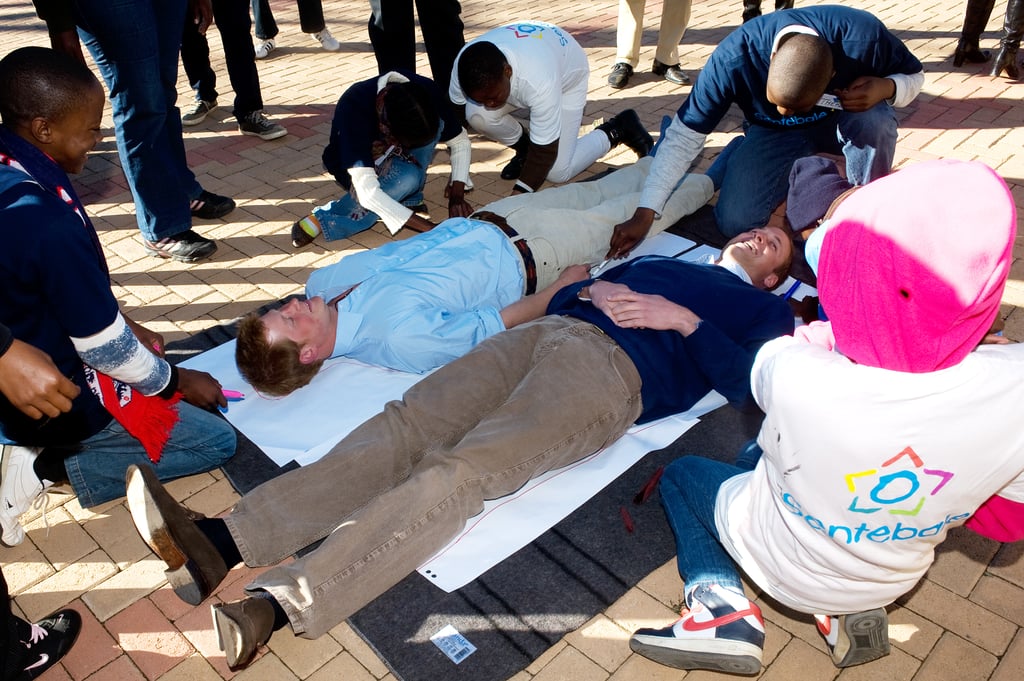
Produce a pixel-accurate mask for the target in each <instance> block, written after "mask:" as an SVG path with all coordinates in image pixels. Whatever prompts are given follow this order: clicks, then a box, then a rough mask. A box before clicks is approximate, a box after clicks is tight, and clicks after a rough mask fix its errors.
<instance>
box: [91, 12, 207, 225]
mask: <svg viewBox="0 0 1024 681" xmlns="http://www.w3.org/2000/svg"><path fill="white" fill-rule="evenodd" d="M185 6H186V3H185V2H183V0H78V1H77V2H76V3H75V7H76V9H77V12H78V17H77V18H78V30H79V36H80V37H81V39H82V42H83V43H84V44H85V46H86V47H87V48H88V50H89V52H90V53H92V56H93V59H94V60H95V61H96V65H97V66H98V67H99V70H100V74H101V75H102V76H103V80H104V81H105V82H106V84H107V89H108V90H109V91H110V103H111V109H112V113H113V118H114V132H115V134H116V136H117V153H118V155H119V156H120V158H121V167H122V168H123V170H124V174H125V177H126V178H127V180H128V186H129V188H130V189H131V191H132V196H133V198H134V199H135V214H136V220H137V221H138V223H139V229H140V230H141V231H142V235H143V236H144V237H145V238H146V239H148V240H150V241H158V240H160V239H162V238H164V237H168V236H172V235H174V234H177V233H179V232H183V231H185V230H188V229H190V228H191V226H192V213H191V211H190V209H189V203H190V202H191V201H192V199H195V198H198V196H199V195H200V194H201V193H202V191H203V188H202V187H201V186H199V183H198V182H197V181H196V178H195V175H193V174H192V171H191V170H189V168H188V164H187V163H186V160H185V145H184V142H182V138H181V114H180V112H179V111H178V107H176V106H175V105H174V104H175V101H176V100H177V97H178V90H177V85H176V83H177V80H178V49H179V47H180V46H181V28H182V26H184V23H185Z"/></svg>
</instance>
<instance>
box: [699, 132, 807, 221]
mask: <svg viewBox="0 0 1024 681" xmlns="http://www.w3.org/2000/svg"><path fill="white" fill-rule="evenodd" d="M814 151H815V149H814V145H813V144H812V143H811V141H810V139H809V137H808V133H807V132H806V131H803V130H773V129H769V128H766V127H764V126H760V125H751V126H749V127H748V128H747V130H746V136H745V138H744V140H743V142H742V144H739V145H738V146H737V147H735V149H734V151H733V152H732V155H731V156H730V157H729V163H728V165H727V166H726V167H725V170H724V174H723V177H722V185H721V189H720V190H719V195H718V203H717V204H716V205H715V219H716V220H717V222H718V229H719V231H721V232H722V234H724V235H725V236H727V237H730V238H732V237H734V236H736V235H737V234H740V233H742V232H745V231H747V230H748V229H751V228H753V227H761V226H763V225H765V224H767V223H768V218H770V217H771V214H772V211H774V210H775V209H776V208H778V206H779V204H781V203H782V202H783V201H784V200H785V199H786V192H787V190H788V188H789V171H790V168H792V166H793V162H794V161H796V159H798V158H801V157H803V156H810V155H811V154H812V153H814Z"/></svg>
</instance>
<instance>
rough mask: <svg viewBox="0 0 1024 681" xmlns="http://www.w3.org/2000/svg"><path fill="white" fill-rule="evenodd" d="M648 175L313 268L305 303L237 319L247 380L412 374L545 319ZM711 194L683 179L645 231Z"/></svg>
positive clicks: (620, 178)
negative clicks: (377, 369) (355, 369)
mask: <svg viewBox="0 0 1024 681" xmlns="http://www.w3.org/2000/svg"><path fill="white" fill-rule="evenodd" d="M649 167H650V159H646V158H645V159H641V160H640V161H638V162H637V163H635V164H633V165H632V166H628V167H626V168H623V169H622V170H619V171H617V172H615V173H611V174H609V175H608V176H606V177H604V178H601V179H599V180H596V181H594V182H581V183H576V184H568V185H564V186H562V187H556V188H552V189H546V190H544V191H541V192H538V193H536V194H523V195H519V196H513V197H508V198H505V199H502V200H500V201H496V202H495V203H492V204H490V205H489V206H487V210H485V211H480V212H478V213H476V214H475V215H474V216H473V217H472V218H452V219H448V220H445V221H444V222H442V223H441V224H440V225H439V226H437V227H435V228H434V229H432V230H431V231H429V232H426V233H424V234H420V235H418V236H415V237H413V238H411V239H407V240H405V241H397V242H392V243H389V244H386V245H384V246H381V247H379V248H375V249H373V250H371V251H365V252H362V253H356V254H353V255H349V256H347V257H344V258H342V259H341V261H339V262H338V263H336V264H334V265H330V266H328V267H324V268H321V269H319V270H317V271H316V272H314V273H313V274H312V275H310V277H309V281H308V282H307V284H306V296H307V299H306V300H304V301H300V300H293V301H291V302H289V303H288V304H287V305H285V306H284V307H282V308H280V309H277V310H272V311H270V312H268V313H266V314H265V315H263V316H262V317H259V316H257V315H250V316H248V317H246V318H245V319H243V320H242V322H241V324H240V325H239V329H238V345H237V346H236V356H235V357H236V361H237V363H238V368H239V370H240V372H241V373H242V376H243V377H244V378H245V379H246V381H248V382H249V384H251V385H252V386H253V387H254V388H256V389H257V390H259V391H260V392H261V393H264V394H266V395H273V396H282V395H287V394H289V393H291V392H292V391H294V390H296V389H297V388H300V387H302V386H304V385H306V384H307V383H309V381H310V380H312V378H313V376H315V375H316V373H317V371H319V370H320V367H321V365H322V364H323V361H324V360H325V359H328V358H330V357H339V356H346V357H351V358H353V359H357V360H360V361H363V362H366V363H368V364H375V365H379V366H384V367H388V368H391V369H398V370H400V371H409V372H413V373H423V372H425V371H429V370H430V369H434V368H436V367H438V366H440V365H442V364H445V363H447V362H449V361H451V360H453V359H455V358H456V357H461V356H462V355H464V354H465V353H466V352H467V351H468V350H469V349H470V348H472V347H473V346H474V345H476V344H477V343H479V342H480V341H482V340H483V339H484V338H487V337H488V336H492V335H494V334H496V333H498V332H500V331H504V330H506V329H510V328H512V327H514V326H516V325H518V324H520V323H522V322H524V321H528V320H530V319H534V318H536V317H538V316H540V315H542V314H543V313H544V309H545V308H546V307H547V304H548V301H550V300H551V297H552V296H553V295H554V293H555V291H557V290H558V289H560V288H562V287H563V286H564V285H566V284H570V283H573V282H576V281H581V280H583V279H586V278H587V269H586V267H584V266H582V265H581V263H591V264H592V263H597V262H599V261H600V260H602V259H603V258H604V256H605V254H606V253H607V250H608V243H609V240H610V239H611V235H612V232H613V229H614V227H615V225H616V224H617V223H618V222H621V221H622V220H624V219H625V218H626V217H628V216H629V215H632V213H633V211H634V210H635V208H636V203H637V201H638V200H639V198H640V190H641V188H642V187H643V183H644V180H645V178H646V177H647V171H648V168H649ZM713 192H714V189H713V187H712V185H711V180H709V179H708V178H707V177H705V176H703V175H687V176H686V177H685V178H684V180H683V181H682V183H681V184H680V185H679V186H678V187H677V188H676V190H675V192H673V194H672V196H671V198H670V199H669V202H668V204H666V207H665V210H664V211H663V214H662V218H661V219H660V220H658V221H657V222H656V223H655V224H656V226H657V230H652V234H654V233H655V232H656V231H661V230H663V229H665V228H667V227H669V226H671V225H672V224H674V223H675V222H676V221H677V220H679V219H680V218H682V217H684V216H686V215H689V214H691V213H693V212H694V211H696V210H697V209H698V208H700V207H701V206H703V205H704V204H706V203H707V202H708V200H709V199H710V198H711V196H712V194H713ZM524 296H526V298H525V299H524V300H523V301H521V299H523V297H524ZM513 303H516V304H515V305H513Z"/></svg>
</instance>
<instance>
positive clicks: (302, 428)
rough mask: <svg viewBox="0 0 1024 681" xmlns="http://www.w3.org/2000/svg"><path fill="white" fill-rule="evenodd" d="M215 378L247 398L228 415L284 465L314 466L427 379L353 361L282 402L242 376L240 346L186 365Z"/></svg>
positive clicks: (329, 369) (327, 370) (331, 365)
mask: <svg viewBox="0 0 1024 681" xmlns="http://www.w3.org/2000/svg"><path fill="white" fill-rule="evenodd" d="M182 366H185V367H188V368H189V369H198V370H200V371H206V372H208V373H210V374H211V375H212V376H213V377H214V378H216V379H217V380H218V381H220V383H221V385H223V386H224V387H225V388H230V389H232V390H238V391H241V392H243V393H245V399H244V400H242V401H240V402H230V403H229V404H228V410H227V412H226V413H225V414H224V416H225V417H226V418H227V419H228V421H230V422H231V424H232V425H234V426H235V428H238V430H240V431H241V432H243V433H245V435H246V437H248V438H249V439H250V440H252V441H253V443H255V444H256V446H257V447H259V448H260V449H262V450H263V451H264V453H266V455H267V456H269V457H270V458H271V459H272V460H273V461H274V463H276V464H277V465H279V466H283V465H285V464H286V463H288V462H289V461H292V460H293V459H294V460H295V461H296V462H297V463H299V464H300V465H303V466H305V465H307V464H310V463H313V462H314V461H316V460H317V459H319V458H320V457H322V456H323V455H324V454H326V453H327V452H328V451H330V449H331V447H333V446H334V445H335V444H336V443H337V442H338V441H339V440H341V439H342V438H343V437H345V436H346V435H348V434H349V433H350V432H351V431H352V429H354V428H355V427H356V426H358V425H359V424H360V423H362V422H363V421H365V420H367V419H368V418H370V417H371V416H373V415H374V414H377V413H379V412H380V411H381V409H382V408H383V407H384V405H385V404H386V403H387V402H389V401H391V400H397V399H400V398H401V397H402V395H403V394H404V393H405V391H406V390H408V389H409V388H410V387H412V385H413V384H414V383H416V382H417V381H418V380H420V379H421V378H422V377H423V376H422V375H419V374H410V373H405V372H402V371H392V370H390V369H384V368H381V367H377V366H371V365H369V364H363V363H362V362H357V361H355V360H352V359H348V358H347V357H336V358H335V359H330V360H327V361H326V362H324V366H323V368H322V369H321V370H320V373H318V374H317V375H316V377H315V378H314V379H313V380H312V381H311V382H310V384H309V385H307V386H305V387H304V388H301V389H299V390H296V391H295V392H294V393H292V394H291V395H288V396H287V397H282V398H274V397H264V396H262V395H259V394H258V393H257V392H256V390H255V389H253V388H252V387H251V386H250V385H249V384H248V383H246V382H245V380H244V379H243V378H242V377H241V375H240V374H239V373H238V369H237V368H236V366H235V341H233V340H232V341H229V342H227V343H224V344H223V345H220V346H218V347H216V348H213V349H212V350H207V351H206V352H204V353H202V354H200V355H197V356H195V357H193V358H191V359H189V360H187V361H185V362H183V363H182Z"/></svg>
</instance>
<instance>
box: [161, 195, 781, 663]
mask: <svg viewBox="0 0 1024 681" xmlns="http://www.w3.org/2000/svg"><path fill="white" fill-rule="evenodd" d="M669 231H672V232H674V233H677V234H680V235H683V236H686V237H688V238H691V239H695V240H697V241H698V242H701V243H709V244H711V245H713V246H721V245H722V244H723V243H724V242H725V239H724V238H723V237H722V236H721V235H720V234H719V233H718V230H717V228H716V225H715V222H714V217H713V215H712V212H711V209H710V208H709V207H705V208H702V209H701V210H700V211H698V212H697V213H695V214H694V215H692V216H690V217H689V218H684V220H683V221H681V222H680V224H678V225H676V226H674V227H673V228H671V229H670V230H669ZM286 300H287V299H286ZM283 302H284V301H282V303H283ZM278 304H280V303H277V304H273V305H268V306H265V308H264V309H269V308H271V307H276V306H277V305H278ZM235 331H236V325H235V324H230V325H225V326H221V327H217V328H214V329H210V330H209V331H206V332H204V333H202V334H198V335H196V336H193V337H192V338H190V339H188V340H186V341H180V342H176V343H172V344H170V345H169V346H168V358H169V359H170V360H171V361H173V362H178V361H181V360H184V359H186V358H188V357H191V356H192V355H195V354H198V353H199V352H202V351H204V350H207V349H209V348H212V347H215V346H217V345H219V344H221V343H223V342H225V341H227V340H230V339H231V338H234V336H235ZM761 419H762V415H761V414H760V412H757V413H752V414H745V413H740V412H738V411H736V410H735V409H733V408H731V407H723V408H721V409H718V410H716V411H714V412H712V413H711V414H709V415H708V416H707V417H705V418H704V419H702V420H701V423H700V424H698V425H697V426H695V427H694V428H693V429H691V430H690V431H689V432H687V433H686V434H684V435H683V436H682V437H681V438H680V439H679V440H677V441H676V442H674V443H673V444H672V445H670V446H668V447H666V448H665V449H662V450H658V451H656V452H652V453H650V454H648V455H647V456H646V457H644V459H643V460H642V461H640V462H638V463H637V464H636V465H635V466H633V467H632V468H631V469H630V470H629V471H627V472H626V473H625V474H623V475H622V476H620V477H619V478H618V479H617V480H615V481H614V482H613V483H612V484H610V485H609V486H608V487H606V488H605V489H604V490H602V491H601V492H599V493H598V494H597V495H596V496H595V497H594V498H592V499H591V500H590V501H588V502H587V503H586V504H584V505H583V506H582V507H581V508H579V509H577V510H576V511H575V512H574V513H573V514H572V515H570V516H569V517H568V518H566V519H565V520H563V521H562V522H560V523H558V524H557V525H556V526H555V527H554V528H552V529H551V530H549V531H548V532H546V533H544V534H543V535H542V536H541V537H539V538H538V539H537V540H535V541H534V542H533V543H531V544H530V545H529V546H527V547H525V548H524V549H522V550H520V551H519V552H518V553H516V554H514V555H513V556H511V557H510V558H508V559H506V560H505V561H502V562H501V563H500V564H499V565H497V566H496V567H494V568H492V569H491V570H489V571H488V572H487V573H485V574H484V575H483V576H481V577H480V578H479V579H477V580H475V581H474V582H472V583H470V584H468V585H467V586H465V587H463V588H462V589H459V590H458V591H456V592H454V593H451V594H446V593H444V592H443V591H441V590H440V589H438V588H436V587H434V586H432V585H431V584H429V583H428V582H427V581H426V579H424V578H423V577H421V576H420V575H419V574H417V573H413V574H411V575H409V576H408V577H406V578H405V579H404V580H403V581H402V582H400V583H399V584H398V585H396V586H395V587H393V588H392V589H391V590H389V591H388V592H386V593H385V594H383V595H382V596H380V597H379V598H377V599H376V600H375V601H374V602H372V603H370V604H369V605H368V606H366V607H365V608H363V609H362V610H360V611H359V612H358V613H356V614H355V615H354V616H353V617H352V618H350V620H349V622H350V624H351V625H352V627H353V628H354V629H355V631H356V632H357V633H358V634H359V635H360V636H362V637H363V639H365V640H366V642H367V643H368V644H369V645H370V646H371V647H372V648H373V649H374V650H376V651H377V652H378V653H379V654H380V656H381V657H382V658H383V659H384V660H385V661H386V663H387V665H388V666H389V667H390V668H391V670H392V672H393V673H394V675H395V676H396V677H397V678H398V679H401V680H403V681H438V680H440V679H472V680H473V681H504V680H505V679H508V678H509V677H511V676H513V675H515V674H516V673H517V672H519V671H521V670H522V669H524V668H525V667H526V666H528V665H529V664H530V663H531V662H532V661H533V660H535V659H536V658H537V657H538V656H539V655H541V654H542V653H543V652H544V651H546V650H547V649H548V648H549V647H550V646H551V645H553V644H554V643H556V642H557V641H559V640H560V639H561V638H562V637H563V636H564V635H565V634H567V633H569V632H571V631H573V630H575V629H577V628H578V627H580V626H581V625H582V624H584V623H585V622H587V621H588V620H590V619H591V618H592V617H594V616H595V615H597V614H598V613H600V612H602V611H604V610H605V609H607V607H608V606H609V605H610V604H611V603H613V602H614V601H615V600H617V599H618V598H619V597H621V596H622V595H623V594H624V593H625V592H626V591H627V590H629V589H630V588H632V587H633V586H635V585H636V584H637V582H638V581H640V580H641V579H643V578H644V577H645V576H647V575H648V574H649V573H650V572H651V571H653V570H654V569H655V568H657V567H658V566H660V565H662V564H663V563H664V562H665V561H667V560H669V559H670V558H671V557H672V556H673V555H674V552H675V546H674V541H673V538H672V534H671V531H670V530H669V527H668V524H667V523H666V521H665V518H664V514H663V512H662V510H661V505H660V503H659V501H658V499H659V497H658V495H657V492H655V493H654V494H653V495H652V496H651V497H650V498H649V500H648V501H647V502H646V503H643V504H639V505H638V504H634V503H633V499H634V497H635V496H636V495H637V493H638V492H639V491H640V490H641V489H642V488H643V487H644V486H645V484H647V482H648V481H649V480H650V479H651V477H652V476H653V475H654V474H655V472H656V471H657V470H658V468H659V467H661V466H664V465H666V464H668V463H670V462H671V461H673V460H674V459H676V458H678V457H679V456H682V455H683V454H699V455H702V456H707V457H711V458H716V459H719V460H724V461H730V460H731V459H732V457H733V456H734V454H735V453H736V452H737V451H738V450H739V448H740V447H741V446H742V445H743V444H744V443H745V442H746V441H748V440H749V439H751V438H752V437H754V435H756V433H757V430H758V428H759V426H760V422H761ZM293 467H296V465H295V464H294V462H293V463H291V464H289V465H287V466H285V467H283V468H282V467H279V466H277V464H275V463H274V462H273V461H271V460H270V459H269V458H268V457H267V456H266V455H265V454H263V452H262V451H261V450H260V449H259V448H258V447H256V446H255V445H254V444H253V443H252V442H251V441H249V439H248V438H246V437H245V436H244V435H241V434H239V443H238V450H237V452H236V454H235V456H234V458H232V460H231V461H229V462H228V463H227V464H226V465H225V466H224V472H225V474H226V475H227V477H228V479H229V480H230V482H231V484H232V485H233V486H234V487H235V489H237V490H238V491H239V493H242V494H244V493H245V492H247V491H249V490H251V489H252V488H254V487H256V486H257V485H259V484H261V483H262V482H265V481H266V480H269V479H271V478H273V477H275V476H277V475H280V474H282V473H284V472H285V471H287V470H289V469H291V468H293ZM627 515H628V517H629V519H630V521H631V523H632V526H633V527H632V531H629V530H627V527H626V521H625V519H624V517H625V516H627ZM448 624H451V625H452V626H454V627H455V628H456V629H457V630H458V631H459V632H460V633H462V635H464V636H465V637H466V638H467V639H468V641H469V642H470V643H472V644H473V645H474V646H476V648H477V650H476V652H475V653H473V654H472V655H469V656H468V657H466V658H465V659H464V660H463V661H462V662H461V663H460V664H458V665H456V664H454V663H453V662H451V661H450V660H449V659H448V658H447V657H446V656H445V655H444V654H443V653H442V652H441V651H440V650H439V649H438V648H437V647H436V646H435V645H434V644H433V643H431V641H430V640H429V639H430V636H431V635H432V634H434V633H436V632H437V631H438V630H440V629H441V628H442V627H444V626H445V625H448Z"/></svg>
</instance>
